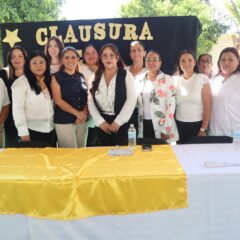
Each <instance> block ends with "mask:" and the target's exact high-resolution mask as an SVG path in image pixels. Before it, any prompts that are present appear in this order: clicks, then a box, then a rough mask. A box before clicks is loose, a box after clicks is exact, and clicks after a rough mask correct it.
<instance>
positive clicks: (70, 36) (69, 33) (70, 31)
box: [64, 25, 78, 43]
mask: <svg viewBox="0 0 240 240" xmlns="http://www.w3.org/2000/svg"><path fill="white" fill-rule="evenodd" d="M77 42H78V40H77V38H76V36H75V34H74V31H73V27H72V25H69V27H68V30H67V34H66V38H65V39H64V43H77Z"/></svg>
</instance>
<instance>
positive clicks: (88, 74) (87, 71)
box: [79, 64, 95, 86]
mask: <svg viewBox="0 0 240 240" xmlns="http://www.w3.org/2000/svg"><path fill="white" fill-rule="evenodd" d="M79 72H80V73H82V74H83V76H84V78H85V81H86V83H87V85H88V86H90V84H91V82H92V81H93V79H94V76H95V72H94V71H93V70H92V69H91V68H89V67H88V66H87V65H86V64H81V65H80V70H79Z"/></svg>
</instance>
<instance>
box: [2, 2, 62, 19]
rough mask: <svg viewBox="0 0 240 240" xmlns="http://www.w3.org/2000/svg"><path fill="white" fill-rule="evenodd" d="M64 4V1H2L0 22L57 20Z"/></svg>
mask: <svg viewBox="0 0 240 240" xmlns="http://www.w3.org/2000/svg"><path fill="white" fill-rule="evenodd" d="M63 3H64V0H41V1H38V0H0V6H1V11H0V22H1V23H16V22H34V21H51V20H56V19H57V18H58V15H59V12H60V9H61V6H62V5H63Z"/></svg>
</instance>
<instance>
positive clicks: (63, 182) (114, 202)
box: [0, 145, 187, 219]
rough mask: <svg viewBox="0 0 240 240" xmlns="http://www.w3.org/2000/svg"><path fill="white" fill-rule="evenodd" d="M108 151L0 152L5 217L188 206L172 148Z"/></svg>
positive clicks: (0, 197)
mask: <svg viewBox="0 0 240 240" xmlns="http://www.w3.org/2000/svg"><path fill="white" fill-rule="evenodd" d="M108 149H109V148H88V149H51V148H49V149H7V150H4V151H2V152H0V213H1V214H17V213H20V214H26V215H28V216H34V217H41V218H50V219H78V218H84V217H89V216H96V215H106V214H128V213H143V212H151V211H158V210H162V209H175V208H183V207H186V205H187V192H186V175H185V173H184V171H183V169H182V167H181V166H180V164H179V162H178V161H177V159H176V157H175V155H174V153H173V151H172V150H171V148H170V146H167V145H166V146H154V147H153V151H152V152H142V151H141V149H140V147H137V149H136V150H135V153H134V155H133V156H121V157H112V156H108Z"/></svg>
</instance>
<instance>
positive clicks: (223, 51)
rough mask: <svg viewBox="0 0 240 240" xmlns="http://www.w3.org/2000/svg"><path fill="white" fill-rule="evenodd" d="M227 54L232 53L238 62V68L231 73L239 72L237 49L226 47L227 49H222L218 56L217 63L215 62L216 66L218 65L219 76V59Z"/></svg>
mask: <svg viewBox="0 0 240 240" xmlns="http://www.w3.org/2000/svg"><path fill="white" fill-rule="evenodd" d="M227 52H231V53H233V54H234V55H235V56H236V58H237V60H238V62H239V64H238V67H237V68H236V70H235V71H234V72H233V73H235V72H238V71H240V56H239V53H238V50H237V48H234V47H227V48H224V49H223V50H222V51H221V53H220V55H219V58H218V62H217V65H218V74H221V73H222V71H221V68H220V60H221V58H222V55H223V54H224V53H227Z"/></svg>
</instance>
